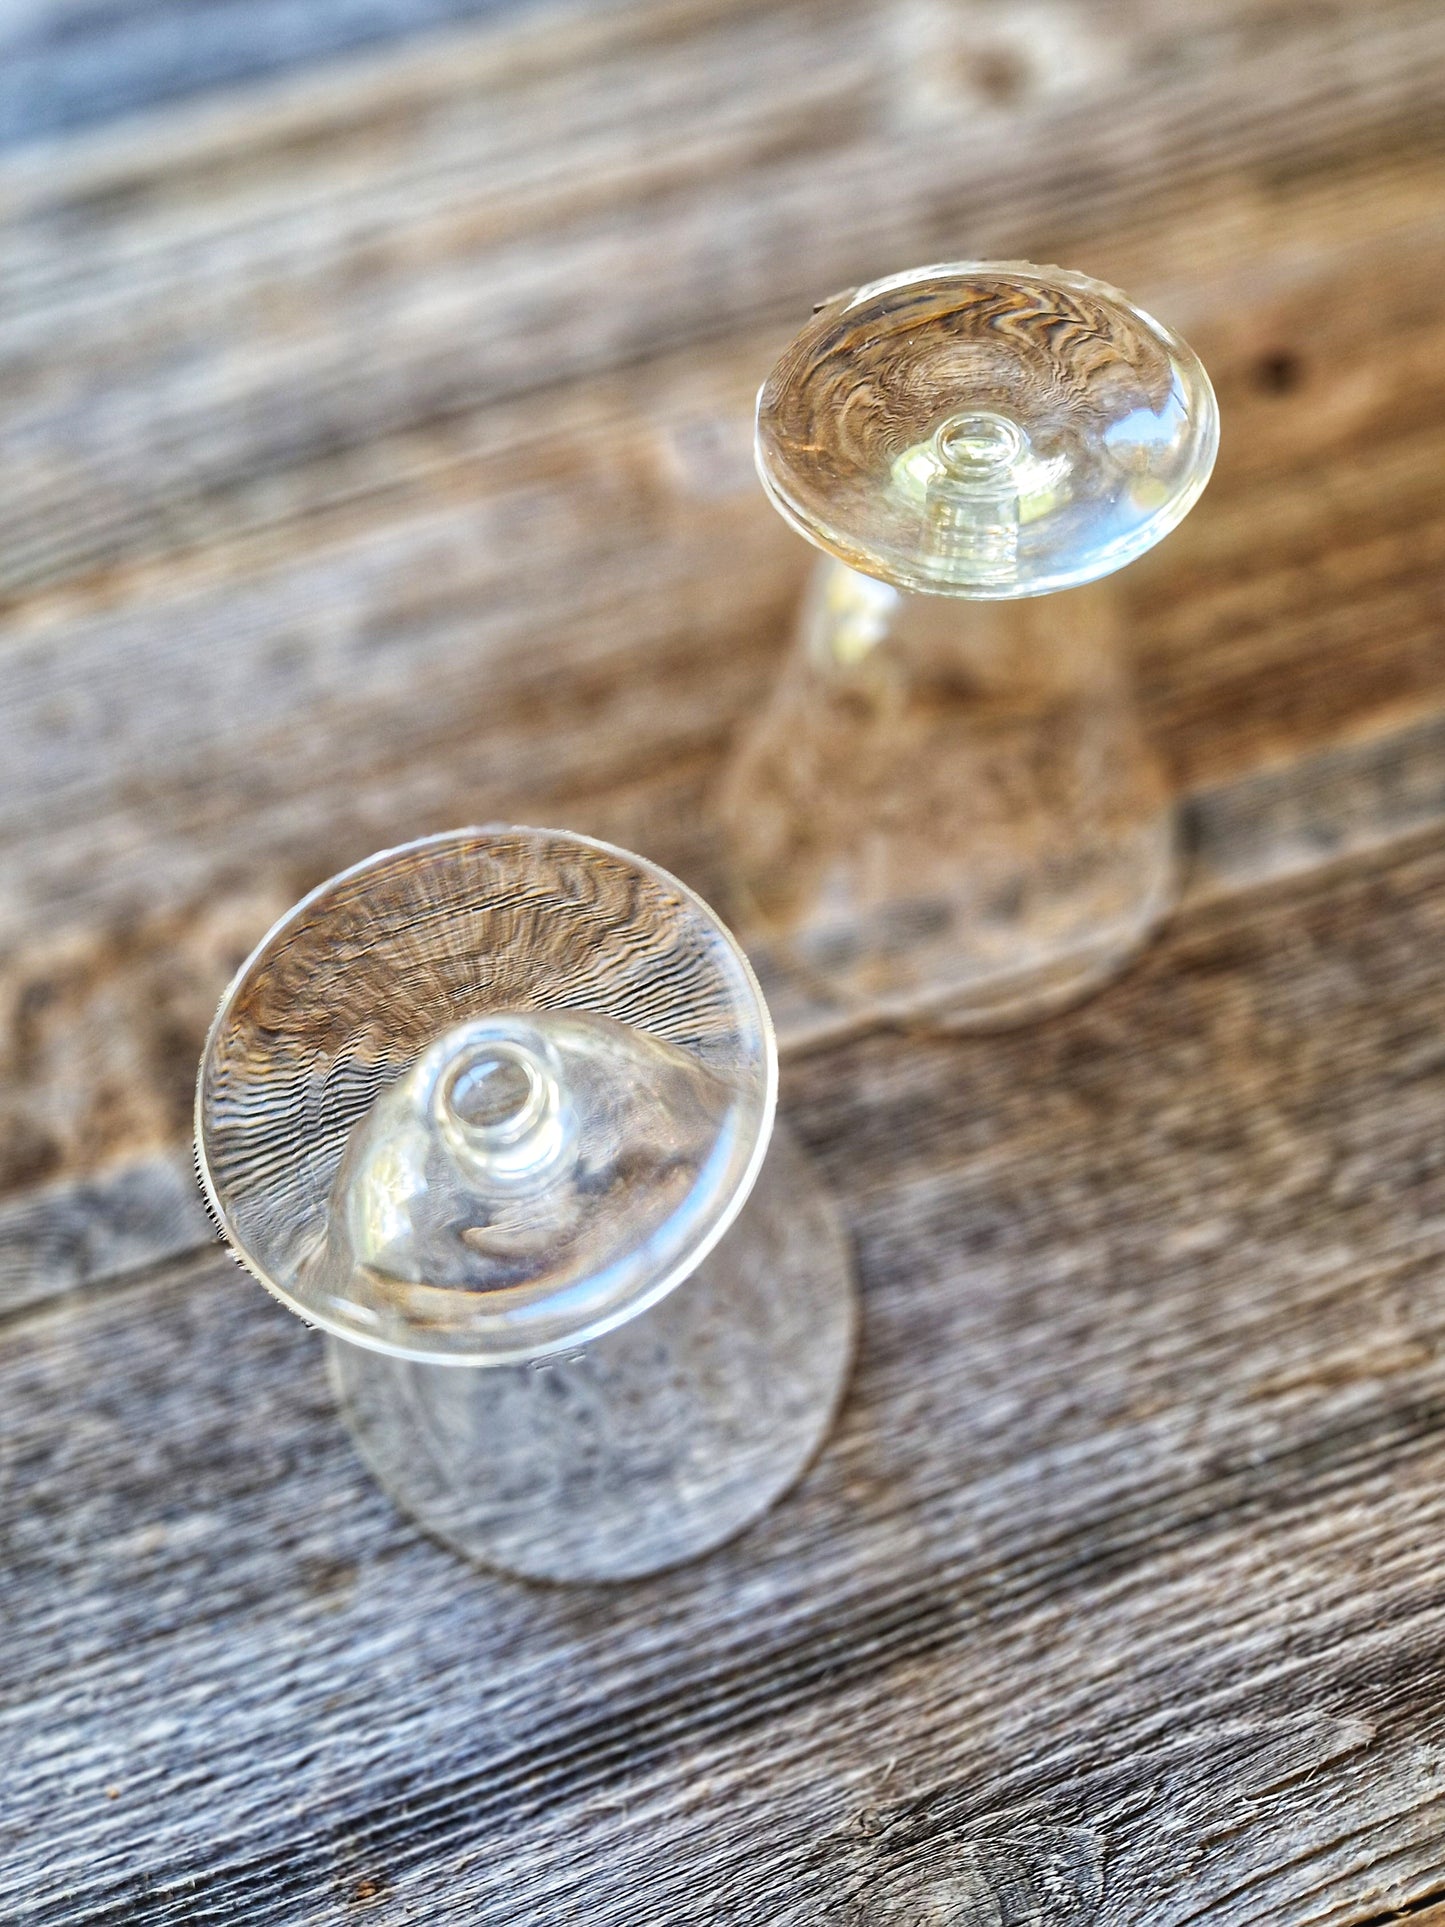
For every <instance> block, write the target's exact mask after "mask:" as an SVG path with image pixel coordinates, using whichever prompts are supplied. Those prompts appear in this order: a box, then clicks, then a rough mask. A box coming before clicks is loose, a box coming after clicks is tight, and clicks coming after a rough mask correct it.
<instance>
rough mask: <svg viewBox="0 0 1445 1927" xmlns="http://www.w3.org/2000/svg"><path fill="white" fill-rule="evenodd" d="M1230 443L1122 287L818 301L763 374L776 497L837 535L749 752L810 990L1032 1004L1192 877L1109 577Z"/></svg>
mask: <svg viewBox="0 0 1445 1927" xmlns="http://www.w3.org/2000/svg"><path fill="white" fill-rule="evenodd" d="M1217 444H1218V414H1217V409H1216V406H1215V401H1214V395H1213V391H1212V389H1211V387H1210V384H1209V380H1208V377H1207V376H1206V374H1205V372H1204V370H1203V368H1202V366H1201V365H1200V363H1199V361H1198V359H1197V358H1196V357H1195V355H1194V354H1193V353H1192V352H1191V351H1190V349H1189V348H1188V347H1187V346H1186V345H1185V344H1184V343H1183V342H1182V341H1181V340H1180V339H1179V338H1178V337H1177V336H1176V335H1174V334H1172V333H1171V332H1170V331H1169V330H1168V329H1167V328H1165V327H1164V326H1162V324H1160V323H1159V322H1157V321H1155V320H1154V319H1153V318H1152V317H1151V316H1149V315H1147V314H1146V313H1144V311H1143V310H1142V309H1140V308H1138V307H1136V306H1135V305H1134V304H1133V303H1132V302H1130V301H1128V300H1127V299H1126V297H1125V296H1123V295H1121V294H1119V293H1118V291H1117V290H1115V289H1112V288H1108V287H1106V286H1105V285H1104V284H1103V283H1100V282H1096V281H1091V280H1089V279H1087V278H1086V277H1085V276H1083V275H1078V274H1071V273H1067V272H1065V271H1064V270H1061V269H1056V268H1035V267H1031V266H1029V265H1028V264H1026V263H1013V262H1009V263H979V262H964V263H953V264H948V265H945V266H940V267H931V268H924V269H919V270H918V271H916V272H915V273H912V274H905V275H895V276H893V277H891V278H890V279H888V280H886V281H879V282H875V283H872V284H871V285H869V286H868V287H865V288H860V289H857V290H856V291H854V292H851V293H849V294H845V295H840V296H837V297H835V298H834V299H833V300H832V301H830V302H828V303H826V304H825V305H824V306H823V307H822V308H821V309H820V310H819V311H818V312H817V314H815V316H814V317H813V319H812V321H810V322H809V323H808V324H807V326H806V327H804V328H803V330H802V331H801V332H800V334H799V335H798V336H797V337H796V338H795V340H794V341H793V342H792V343H791V344H790V346H789V347H788V349H787V350H786V351H785V352H784V354H783V356H782V357H781V359H780V360H779V362H778V364H777V366H776V367H775V368H774V370H773V372H772V374H771V375H770V376H769V378H768V380H767V381H766V382H765V383H764V385H763V388H762V390H761V392H760V394H759V397H758V417H757V444H756V447H757V461H758V470H759V474H760V475H761V477H762V480H763V485H764V487H765V489H766V490H767V493H768V495H769V497H770V499H771V500H772V501H773V503H774V504H775V506H776V507H777V508H778V509H779V510H780V511H781V512H782V513H783V514H784V516H785V517H786V518H787V519H788V520H789V521H790V522H791V523H792V524H793V525H794V526H795V527H796V528H798V529H799V530H800V531H801V532H802V533H803V534H804V535H806V536H807V537H808V539H809V540H810V541H811V542H813V543H814V544H815V545H816V546H818V547H819V548H821V549H823V550H824V551H825V552H826V554H827V556H828V558H829V559H828V560H826V561H825V562H824V563H823V564H822V565H821V566H820V569H819V571H818V573H817V575H816V578H815V581H814V584H813V587H812V590H811V592H810V595H809V597H808V600H807V603H806V606H805V608H804V611H803V619H802V625H801V631H800V635H799V638H798V642H797V645H796V647H795V650H794V652H793V655H792V657H791V659H790V660H789V662H788V663H787V665H786V666H785V668H784V671H783V674H782V676H781V677H780V679H779V682H778V685H777V687H776V689H775V691H774V694H773V697H772V700H771V702H770V704H769V706H768V708H767V709H766V711H765V712H764V714H763V715H762V716H761V717H760V718H759V719H758V720H757V722H756V723H755V725H754V726H753V727H752V728H751V729H750V730H749V731H748V732H747V734H746V736H745V738H744V740H743V742H742V743H741V745H740V747H739V750H738V752H737V755H736V758H735V760H734V762H733V765H732V767H731V769H730V771H729V773H728V778H727V782H726V784H725V788H724V794H723V803H722V808H723V819H724V824H725V827H726V831H727V834H728V840H729V845H730V853H731V867H732V874H733V879H734V886H735V895H736V901H737V905H738V920H739V924H740V927H741V929H742V931H743V935H744V939H745V941H746V942H747V944H748V947H749V949H750V950H751V951H753V952H755V953H757V954H758V955H760V956H766V957H767V959H768V962H769V965H770V967H781V968H784V969H788V970H790V971H791V972H792V973H794V975H795V976H800V977H801V978H802V979H803V980H804V981H805V982H806V983H809V984H811V985H812V986H813V987H814V989H815V993H816V1001H817V1005H818V1009H819V1011H820V1012H826V1011H827V1010H829V1009H830V1008H831V1009H836V1010H838V1011H842V1012H850V1011H851V1012H855V1013H856V1012H859V1011H863V1012H869V1013H872V1014H874V1015H877V1016H880V1017H902V1016H913V1015H921V1014H926V1015H927V1016H928V1017H929V1018H930V1019H931V1020H933V1021H937V1022H941V1023H944V1024H948V1025H954V1026H958V1027H969V1026H980V1027H982V1026H988V1025H991V1024H998V1023H1008V1022H1017V1021H1020V1020H1022V1019H1024V1018H1027V1017H1031V1016H1035V1015H1039V1014H1042V1013H1043V1012H1045V1011H1047V1010H1050V1009H1053V1008H1056V1007H1057V1006H1058V1005H1059V1004H1061V1003H1063V1002H1066V1001H1068V1000H1070V999H1071V998H1074V997H1077V996H1079V995H1080V994H1082V993H1083V992H1084V991H1085V990H1087V989H1089V988H1091V987H1093V986H1094V985H1096V984H1097V983H1099V982H1100V981H1102V979H1103V978H1105V977H1107V976H1108V975H1110V974H1111V973H1112V972H1113V971H1114V970H1116V969H1117V968H1118V967H1119V966H1120V965H1121V964H1122V963H1123V962H1124V961H1125V960H1126V959H1127V958H1128V957H1129V956H1130V955H1132V954H1133V952H1134V951H1135V950H1136V949H1137V948H1138V946H1139V944H1140V943H1141V942H1142V941H1144V939H1145V938H1146V937H1147V936H1148V935H1149V933H1150V932H1151V931H1152V930H1153V929H1154V928H1155V927H1156V925H1157V924H1158V922H1159V921H1160V919H1161V918H1162V916H1163V915H1164V914H1165V912H1166V911H1167V909H1168V908H1169V906H1170V904H1171V902H1172V900H1173V897H1174V894H1175V891H1176V887H1177V881H1176V878H1177V865H1176V857H1175V837H1174V824H1173V812H1172V807H1171V804H1170V800H1169V793H1168V786H1167V784H1166V783H1165V781H1164V779H1163V776H1162V773H1161V771H1160V769H1159V766H1158V764H1157V761H1156V760H1155V759H1154V757H1153V756H1152V754H1151V752H1150V749H1149V746H1148V744H1147V741H1146V739H1145V736H1144V733H1143V731H1142V729H1141V728H1140V725H1139V720H1138V714H1137V709H1136V705H1135V701H1134V697H1133V691H1132V686H1131V681H1130V677H1129V673H1128V667H1127V657H1126V652H1125V650H1124V647H1123V640H1124V639H1123V637H1122V635H1121V633H1120V622H1119V618H1118V611H1117V604H1116V601H1115V599H1114V597H1113V595H1112V592H1111V590H1110V588H1109V586H1108V585H1107V583H1106V582H1105V581H1104V580H1103V578H1105V577H1107V576H1108V575H1110V574H1111V573H1112V572H1113V571H1115V570H1117V569H1118V568H1120V567H1122V566H1123V565H1124V564H1125V563H1127V562H1130V561H1132V560H1133V559H1134V558H1135V557H1137V556H1139V555H1141V554H1142V553H1143V552H1144V551H1145V550H1146V549H1148V548H1150V547H1152V546H1153V544H1154V543H1156V542H1158V541H1159V540H1160V539H1161V538H1162V537H1163V536H1165V535H1166V534H1168V532H1169V531H1170V530H1171V529H1172V528H1174V527H1175V526H1176V525H1177V524H1178V522H1179V521H1180V520H1181V519H1182V517H1183V516H1184V515H1185V514H1186V513H1187V512H1188V510H1189V509H1190V507H1191V506H1192V505H1193V503H1194V502H1195V501H1196V500H1197V498H1198V496H1199V494H1200V492H1201V491H1202V489H1203V488H1204V486H1205V484H1206V482H1207V481H1208V478H1209V474H1210V471H1211V469H1212V466H1213V462H1214V456H1215V450H1216V447H1217Z"/></svg>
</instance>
